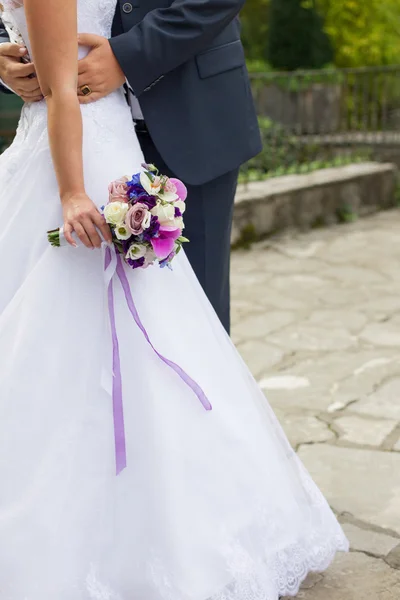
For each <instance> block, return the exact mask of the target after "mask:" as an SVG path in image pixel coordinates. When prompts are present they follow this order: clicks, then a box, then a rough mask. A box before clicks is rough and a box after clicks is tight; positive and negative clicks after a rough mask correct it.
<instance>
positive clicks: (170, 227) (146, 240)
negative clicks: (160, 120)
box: [48, 164, 188, 269]
mask: <svg viewBox="0 0 400 600" xmlns="http://www.w3.org/2000/svg"><path fill="white" fill-rule="evenodd" d="M143 168H144V170H143V171H142V172H141V173H137V174H135V175H133V177H132V178H131V179H130V178H129V177H122V178H121V179H118V180H116V181H113V182H112V183H111V184H110V186H109V200H108V203H107V204H106V205H105V206H103V207H102V213H103V215H104V218H105V220H106V222H107V223H108V225H109V226H110V228H111V233H112V240H113V244H114V246H115V249H116V251H117V252H118V254H120V255H122V257H123V259H124V261H125V262H126V263H127V264H128V265H129V266H130V267H131V268H132V269H137V268H146V267H148V266H149V265H152V264H155V263H158V264H159V265H160V267H165V266H168V267H170V263H171V262H172V260H173V259H174V257H175V256H176V255H177V254H178V253H179V251H180V250H181V248H182V244H183V243H185V242H187V241H188V240H187V239H186V238H185V237H183V236H182V231H183V229H184V222H183V214H184V212H185V209H186V205H185V200H186V197H187V190H186V187H185V186H184V184H183V183H182V182H181V181H179V179H173V178H168V177H166V176H165V175H161V174H159V172H158V170H157V169H156V167H154V165H146V164H144V165H143ZM48 239H49V242H50V243H51V244H52V245H53V246H60V245H61V242H62V229H56V230H54V231H50V232H48Z"/></svg>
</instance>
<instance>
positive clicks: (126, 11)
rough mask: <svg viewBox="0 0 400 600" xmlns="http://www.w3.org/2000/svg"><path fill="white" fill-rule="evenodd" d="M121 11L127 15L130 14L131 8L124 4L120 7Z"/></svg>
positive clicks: (126, 3) (128, 3)
mask: <svg viewBox="0 0 400 600" xmlns="http://www.w3.org/2000/svg"><path fill="white" fill-rule="evenodd" d="M122 10H123V11H124V13H126V14H129V13H131V12H132V10H133V6H132V4H131V3H130V2H125V4H124V5H123V6H122Z"/></svg>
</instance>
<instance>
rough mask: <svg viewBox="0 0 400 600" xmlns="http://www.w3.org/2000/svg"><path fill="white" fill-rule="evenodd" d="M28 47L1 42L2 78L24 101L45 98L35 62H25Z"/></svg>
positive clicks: (0, 63) (0, 65) (0, 76)
mask: <svg viewBox="0 0 400 600" xmlns="http://www.w3.org/2000/svg"><path fill="white" fill-rule="evenodd" d="M26 54H27V50H26V48H24V46H20V45H19V44H11V43H8V42H6V43H4V44H0V79H1V80H2V81H3V82H4V83H5V84H6V85H7V86H8V87H9V88H10V90H12V91H13V92H14V93H15V94H17V95H18V96H20V97H21V98H22V100H24V102H38V101H39V100H43V96H42V92H41V90H40V86H39V82H38V80H37V79H36V74H35V67H34V65H33V63H31V62H30V63H23V62H21V59H22V58H23V57H24V56H25V55H26Z"/></svg>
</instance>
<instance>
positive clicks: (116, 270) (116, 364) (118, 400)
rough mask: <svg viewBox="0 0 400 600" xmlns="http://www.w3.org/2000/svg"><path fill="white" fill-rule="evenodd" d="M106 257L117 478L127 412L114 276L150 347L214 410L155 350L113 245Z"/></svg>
mask: <svg viewBox="0 0 400 600" xmlns="http://www.w3.org/2000/svg"><path fill="white" fill-rule="evenodd" d="M102 249H103V257H104V282H105V286H106V290H107V299H108V312H109V319H110V327H111V338H112V349H113V385H112V400H113V418H114V441H115V460H116V472H117V475H119V473H121V471H123V470H124V469H125V467H126V464H127V462H126V440H125V424H124V408H123V394H122V375H121V361H120V355H119V344H118V335H117V328H116V322H115V307H114V289H113V283H114V279H115V275H116V276H117V277H118V279H119V282H120V284H121V286H122V289H123V291H124V295H125V300H126V303H127V305H128V308H129V311H130V313H131V315H132V318H133V320H134V321H135V323H136V325H137V326H138V327H139V329H140V331H141V332H142V333H143V335H144V337H145V339H146V341H147V343H148V344H149V345H150V347H151V348H152V350H153V351H154V352H155V354H156V355H157V356H158V358H159V359H160V360H161V361H162V362H163V363H165V364H166V365H167V366H168V367H170V368H171V369H172V370H173V371H175V373H176V374H177V375H178V376H179V377H180V378H181V379H182V381H183V382H184V383H185V384H186V385H187V386H188V387H189V388H190V389H191V390H192V391H193V392H194V394H195V395H196V396H197V398H198V399H199V400H200V402H201V404H202V405H203V407H204V408H205V410H211V409H212V406H211V404H210V402H209V400H208V398H207V396H206V395H205V393H204V392H203V390H202V389H201V387H200V386H199V385H198V384H197V383H196V382H195V381H194V380H193V379H192V378H191V377H190V376H189V375H188V374H187V373H186V372H185V371H184V370H183V369H182V368H181V367H180V366H179V365H177V364H176V363H174V362H172V361H171V360H169V359H168V358H165V356H163V355H162V354H160V353H159V352H158V350H156V348H155V347H154V346H153V344H152V342H151V340H150V338H149V335H148V333H147V331H146V329H145V327H144V325H143V323H142V322H141V320H140V317H139V314H138V311H137V309H136V306H135V303H134V301H133V298H132V294H131V290H130V286H129V282H128V279H127V276H126V273H125V270H124V265H123V262H122V259H121V255H120V254H119V253H118V252H117V251H116V249H115V246H114V245H113V244H110V245H109V244H106V243H103V244H102Z"/></svg>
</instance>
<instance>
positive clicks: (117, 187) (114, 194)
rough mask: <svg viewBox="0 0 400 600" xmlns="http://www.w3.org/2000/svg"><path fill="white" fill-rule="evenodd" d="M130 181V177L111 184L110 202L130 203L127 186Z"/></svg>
mask: <svg viewBox="0 0 400 600" xmlns="http://www.w3.org/2000/svg"><path fill="white" fill-rule="evenodd" d="M128 180H129V179H128V177H122V178H121V179H117V180H116V181H113V182H112V183H110V185H109V186H108V193H109V201H110V202H128V196H127V193H128V186H127V185H126V182H127V181H128Z"/></svg>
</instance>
